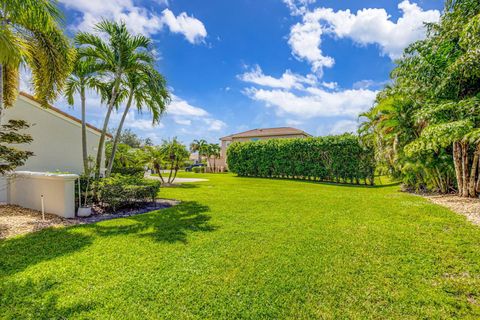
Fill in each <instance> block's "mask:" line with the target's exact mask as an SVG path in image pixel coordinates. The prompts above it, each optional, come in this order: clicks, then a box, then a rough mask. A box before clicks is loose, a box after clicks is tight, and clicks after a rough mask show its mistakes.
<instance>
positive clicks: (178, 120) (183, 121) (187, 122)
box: [173, 119, 192, 126]
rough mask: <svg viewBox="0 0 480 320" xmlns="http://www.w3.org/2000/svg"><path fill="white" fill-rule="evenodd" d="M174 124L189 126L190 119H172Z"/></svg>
mask: <svg viewBox="0 0 480 320" xmlns="http://www.w3.org/2000/svg"><path fill="white" fill-rule="evenodd" d="M173 121H175V123H176V124H179V125H182V126H189V125H191V124H192V120H189V119H174V120H173Z"/></svg>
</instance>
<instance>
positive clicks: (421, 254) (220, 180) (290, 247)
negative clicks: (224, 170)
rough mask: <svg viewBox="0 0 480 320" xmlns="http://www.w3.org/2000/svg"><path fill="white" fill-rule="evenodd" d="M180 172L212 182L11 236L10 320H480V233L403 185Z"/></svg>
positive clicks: (6, 283) (3, 302) (4, 292)
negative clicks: (162, 205)
mask: <svg viewBox="0 0 480 320" xmlns="http://www.w3.org/2000/svg"><path fill="white" fill-rule="evenodd" d="M182 176H194V177H207V178H209V179H210V181H208V182H201V183H195V184H185V185H184V186H183V187H175V188H167V189H162V191H161V195H162V197H167V198H175V199H180V200H183V203H182V204H181V205H179V206H177V207H175V208H171V209H168V210H163V211H159V212H153V213H149V214H144V215H138V216H135V217H131V218H128V219H116V220H110V221H105V222H102V223H98V224H95V225H85V226H76V227H71V228H64V229H50V230H44V231H42V232H38V233H34V234H30V235H27V236H23V237H18V238H13V239H10V240H4V241H0V317H1V318H6V319H12V318H15V319H25V318H35V319H39V318H98V319H147V318H170V319H233V318H242V319H313V318H322V319H332V318H358V319H363V318H377V319H387V318H390V319H392V318H393V319H408V318H410V319H416V318H431V319H439V318H455V317H457V318H477V319H478V318H479V317H480V228H479V227H476V226H473V225H471V224H470V223H468V222H467V221H466V220H465V219H464V218H463V217H461V216H459V215H456V214H454V213H452V212H450V211H449V210H447V209H444V208H441V207H439V206H436V205H433V204H430V203H429V202H428V201H427V200H424V199H423V198H421V197H417V196H412V195H408V194H404V193H400V192H398V188H399V187H398V186H383V187H375V188H366V187H355V186H338V185H337V186H335V185H328V184H315V183H307V182H298V181H282V180H266V179H253V178H238V177H235V176H233V175H227V174H221V175H201V174H182Z"/></svg>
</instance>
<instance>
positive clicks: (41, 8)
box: [0, 0, 75, 120]
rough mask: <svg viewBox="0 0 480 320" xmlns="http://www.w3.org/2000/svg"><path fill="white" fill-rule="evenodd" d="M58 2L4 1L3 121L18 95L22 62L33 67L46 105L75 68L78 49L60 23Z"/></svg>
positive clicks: (0, 56)
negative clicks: (5, 110)
mask: <svg viewBox="0 0 480 320" xmlns="http://www.w3.org/2000/svg"><path fill="white" fill-rule="evenodd" d="M55 2H56V1H49V0H42V1H38V0H10V1H2V2H1V7H0V120H1V117H2V112H3V109H4V107H10V106H12V105H13V103H14V102H15V99H16V98H17V94H18V79H19V78H18V76H19V68H20V66H21V65H26V66H28V67H29V68H30V69H31V71H32V82H33V89H34V94H35V96H36V98H37V99H39V100H40V101H41V103H42V104H43V105H44V106H45V107H47V106H48V102H49V101H52V100H54V99H55V98H56V97H57V96H58V94H59V93H60V92H61V90H62V88H63V84H64V82H65V79H66V78H67V77H68V75H69V74H70V72H71V70H72V65H73V61H74V59H75V51H74V50H73V48H72V47H71V46H70V43H69V41H68V39H67V38H66V37H65V35H64V34H63V31H62V30H61V28H60V26H59V22H60V20H61V14H60V12H59V10H58V8H57V7H56V5H55Z"/></svg>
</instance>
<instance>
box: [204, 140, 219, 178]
mask: <svg viewBox="0 0 480 320" xmlns="http://www.w3.org/2000/svg"><path fill="white" fill-rule="evenodd" d="M205 156H206V157H207V161H208V164H209V167H210V168H213V172H216V160H217V159H218V158H219V157H220V146H219V145H218V144H216V143H210V144H208V145H207V147H206V151H205ZM212 158H213V166H212V162H211V160H212Z"/></svg>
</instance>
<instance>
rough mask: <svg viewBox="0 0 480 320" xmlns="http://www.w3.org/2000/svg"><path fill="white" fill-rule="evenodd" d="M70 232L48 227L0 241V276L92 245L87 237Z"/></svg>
mask: <svg viewBox="0 0 480 320" xmlns="http://www.w3.org/2000/svg"><path fill="white" fill-rule="evenodd" d="M72 231H73V228H48V229H44V230H42V231H39V232H34V233H29V234H26V235H23V236H19V237H15V238H11V239H6V240H0V277H1V276H3V275H7V274H13V273H16V272H20V271H22V270H24V269H25V268H27V267H28V266H30V265H34V264H37V263H40V262H42V261H45V260H50V259H54V258H57V257H60V256H63V255H67V254H70V253H73V252H76V251H78V250H81V249H82V248H84V247H86V246H88V245H90V244H91V243H92V239H91V237H90V236H88V235H85V234H81V233H77V232H72Z"/></svg>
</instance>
